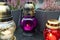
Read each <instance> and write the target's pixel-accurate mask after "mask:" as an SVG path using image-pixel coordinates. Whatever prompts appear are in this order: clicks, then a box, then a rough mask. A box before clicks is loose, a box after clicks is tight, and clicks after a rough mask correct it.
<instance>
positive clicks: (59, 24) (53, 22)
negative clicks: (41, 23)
mask: <svg viewBox="0 0 60 40" xmlns="http://www.w3.org/2000/svg"><path fill="white" fill-rule="evenodd" d="M46 26H47V28H50V29H59V28H60V22H59V21H58V20H56V19H50V20H48V22H47V23H46Z"/></svg>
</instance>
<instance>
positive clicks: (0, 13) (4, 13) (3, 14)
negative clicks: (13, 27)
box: [0, 2, 11, 19]
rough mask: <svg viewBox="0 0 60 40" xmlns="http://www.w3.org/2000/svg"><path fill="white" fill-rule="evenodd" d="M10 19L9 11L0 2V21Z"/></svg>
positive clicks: (3, 3)
mask: <svg viewBox="0 0 60 40" xmlns="http://www.w3.org/2000/svg"><path fill="white" fill-rule="evenodd" d="M7 17H11V11H10V8H9V6H8V5H7V4H6V2H0V19H2V18H7Z"/></svg>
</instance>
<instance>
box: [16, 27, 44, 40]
mask: <svg viewBox="0 0 60 40" xmlns="http://www.w3.org/2000/svg"><path fill="white" fill-rule="evenodd" d="M15 36H16V38H17V40H44V39H43V33H42V32H40V33H38V32H36V33H35V34H34V36H31V37H28V36H24V35H23V31H22V29H21V28H18V29H16V32H15Z"/></svg>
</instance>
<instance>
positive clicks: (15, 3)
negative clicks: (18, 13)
mask: <svg viewBox="0 0 60 40" xmlns="http://www.w3.org/2000/svg"><path fill="white" fill-rule="evenodd" d="M7 4H8V5H9V6H10V8H11V10H17V9H20V0H7Z"/></svg>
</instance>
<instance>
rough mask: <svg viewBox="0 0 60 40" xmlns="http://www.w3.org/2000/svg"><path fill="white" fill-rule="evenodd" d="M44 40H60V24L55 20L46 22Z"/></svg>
mask: <svg viewBox="0 0 60 40" xmlns="http://www.w3.org/2000/svg"><path fill="white" fill-rule="evenodd" d="M44 38H45V40H60V22H59V21H58V20H56V19H51V20H48V22H47V23H46V28H45V29H44Z"/></svg>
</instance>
